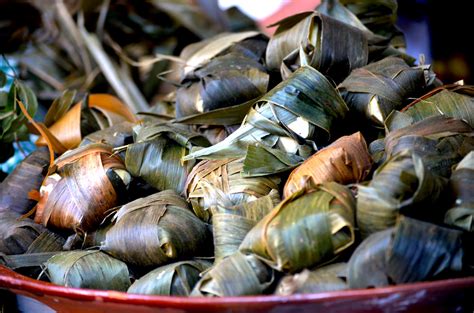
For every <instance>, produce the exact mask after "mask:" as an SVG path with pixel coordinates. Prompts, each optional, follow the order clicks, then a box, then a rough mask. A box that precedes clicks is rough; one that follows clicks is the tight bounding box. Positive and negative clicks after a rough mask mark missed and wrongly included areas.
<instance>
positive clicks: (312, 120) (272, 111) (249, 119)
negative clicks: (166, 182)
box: [183, 66, 348, 160]
mask: <svg viewBox="0 0 474 313" xmlns="http://www.w3.org/2000/svg"><path fill="white" fill-rule="evenodd" d="M347 112H348V108H347V105H346V104H345V103H344V100H342V98H341V96H340V95H339V94H338V92H337V91H336V90H335V89H334V87H333V86H332V84H331V83H330V82H329V81H328V80H327V78H325V77H324V75H322V74H321V73H320V72H318V71H317V70H315V69H313V68H311V67H308V66H303V67H301V68H299V69H298V70H297V71H296V72H294V73H293V74H291V75H290V77H288V79H287V80H285V81H283V82H281V83H280V84H278V85H277V86H276V87H275V88H273V89H272V90H270V91H269V92H268V93H267V94H265V95H264V96H262V97H261V98H260V99H259V100H258V101H256V102H255V104H254V107H253V108H251V109H250V111H249V113H248V114H247V116H246V117H245V119H244V122H243V123H242V125H241V127H240V128H239V129H237V130H236V131H235V132H234V133H232V134H231V135H230V136H229V137H227V138H226V139H225V140H223V141H222V142H220V143H218V144H216V145H213V146H211V147H208V148H205V149H200V150H197V151H194V152H191V153H190V154H188V155H187V156H185V157H184V158H183V160H192V159H222V158H237V157H244V156H245V155H246V152H247V147H248V146H249V145H253V144H256V143H259V144H264V145H266V146H267V147H269V148H273V147H277V148H280V149H282V150H283V151H284V152H289V153H295V154H298V155H300V156H303V157H308V156H309V155H311V154H312V152H313V151H314V150H315V149H317V146H318V145H322V144H324V143H326V142H327V141H328V140H329V138H330V136H331V133H332V132H333V130H334V127H335V126H336V123H337V122H340V121H342V120H343V119H344V117H345V116H346V113H347Z"/></svg>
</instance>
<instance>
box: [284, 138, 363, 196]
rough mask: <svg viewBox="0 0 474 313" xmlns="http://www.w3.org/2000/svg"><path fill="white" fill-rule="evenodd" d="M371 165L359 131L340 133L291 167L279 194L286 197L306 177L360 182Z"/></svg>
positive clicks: (300, 184)
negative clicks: (332, 140) (337, 136)
mask: <svg viewBox="0 0 474 313" xmlns="http://www.w3.org/2000/svg"><path fill="white" fill-rule="evenodd" d="M371 167H372V158H371V157H370V154H369V151H368V150H367V144H366V142H365V140H364V137H363V136H362V134H361V133H360V132H357V133H354V134H352V135H350V136H343V137H340V138H339V139H338V140H336V141H335V142H333V143H332V144H330V145H329V146H327V147H325V148H324V149H321V150H319V151H318V152H316V153H315V154H314V155H312V156H311V157H310V158H308V159H307V160H306V161H304V162H303V164H301V165H300V166H298V167H297V168H296V169H294V170H293V171H292V172H291V174H290V176H289V177H288V180H287V181H286V184H285V188H284V192H283V195H284V197H289V196H290V195H291V194H293V193H294V192H296V191H298V190H299V189H301V188H304V184H305V182H306V180H307V179H310V180H311V182H312V184H313V185H317V184H320V183H324V182H330V181H335V182H337V183H340V184H349V183H356V182H361V181H363V180H364V178H365V177H366V176H367V175H368V174H369V172H370V169H371Z"/></svg>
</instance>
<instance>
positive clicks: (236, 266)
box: [191, 252, 274, 297]
mask: <svg viewBox="0 0 474 313" xmlns="http://www.w3.org/2000/svg"><path fill="white" fill-rule="evenodd" d="M273 280H274V272H273V270H272V269H271V268H269V267H268V266H267V265H266V264H265V263H263V262H261V261H260V260H259V258H257V257H256V256H254V255H252V254H250V255H245V254H242V253H240V252H236V253H234V254H232V255H230V256H228V257H227V258H225V259H223V260H222V261H221V262H219V263H217V264H216V265H214V266H213V267H211V268H210V269H209V270H208V271H207V272H206V273H205V274H204V275H203V277H202V278H201V280H199V281H198V283H197V284H196V285H195V287H194V289H193V291H192V292H191V296H195V297H196V296H200V297H233V296H246V295H259V294H262V293H263V292H265V290H267V289H268V288H269V287H270V285H271V284H272V282H273Z"/></svg>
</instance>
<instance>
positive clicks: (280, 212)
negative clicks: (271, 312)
mask: <svg viewBox="0 0 474 313" xmlns="http://www.w3.org/2000/svg"><path fill="white" fill-rule="evenodd" d="M354 214H355V199H354V197H353V195H352V193H351V191H350V190H349V189H347V188H346V187H344V186H342V185H339V184H337V183H334V182H330V183H324V184H321V185H318V186H316V187H315V189H314V190H311V189H309V190H308V191H306V190H300V191H298V192H296V193H294V194H292V195H291V196H290V197H288V198H286V199H285V200H283V201H282V202H281V203H280V204H279V205H278V206H276V207H275V208H274V209H273V210H272V211H271V212H270V213H269V214H267V215H266V216H265V217H264V218H263V219H262V220H261V221H260V222H259V223H258V224H257V225H256V226H255V227H254V228H252V230H250V232H249V233H248V234H247V236H246V237H245V239H244V241H243V242H242V244H241V246H240V251H241V252H243V253H253V254H255V255H256V256H258V257H259V258H260V259H261V260H263V261H264V262H265V263H267V264H268V265H270V266H271V267H273V268H274V269H276V270H279V271H285V272H297V271H300V270H302V269H304V268H309V267H313V266H316V265H318V264H321V263H323V262H326V261H328V260H330V259H332V258H334V257H335V256H337V255H338V254H339V253H341V252H342V251H344V250H346V249H347V248H349V247H350V246H351V245H352V244H353V243H354V242H355V233H354Z"/></svg>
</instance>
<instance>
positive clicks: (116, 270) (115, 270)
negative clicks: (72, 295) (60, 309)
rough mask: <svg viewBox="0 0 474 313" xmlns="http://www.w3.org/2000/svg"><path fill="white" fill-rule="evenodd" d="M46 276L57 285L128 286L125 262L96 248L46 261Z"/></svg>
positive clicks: (90, 286)
mask: <svg viewBox="0 0 474 313" xmlns="http://www.w3.org/2000/svg"><path fill="white" fill-rule="evenodd" d="M45 265H46V269H47V274H48V277H49V278H50V280H51V282H52V283H54V284H57V285H62V286H65V287H72V288H90V289H104V290H117V291H126V290H127V288H128V287H129V286H130V278H129V273H128V268H127V265H126V264H125V263H123V262H122V261H119V260H117V259H114V258H113V257H111V256H108V255H107V254H105V253H103V252H100V251H68V252H62V253H59V254H57V255H55V256H53V257H52V258H50V259H49V260H48V262H46V264H45Z"/></svg>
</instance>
